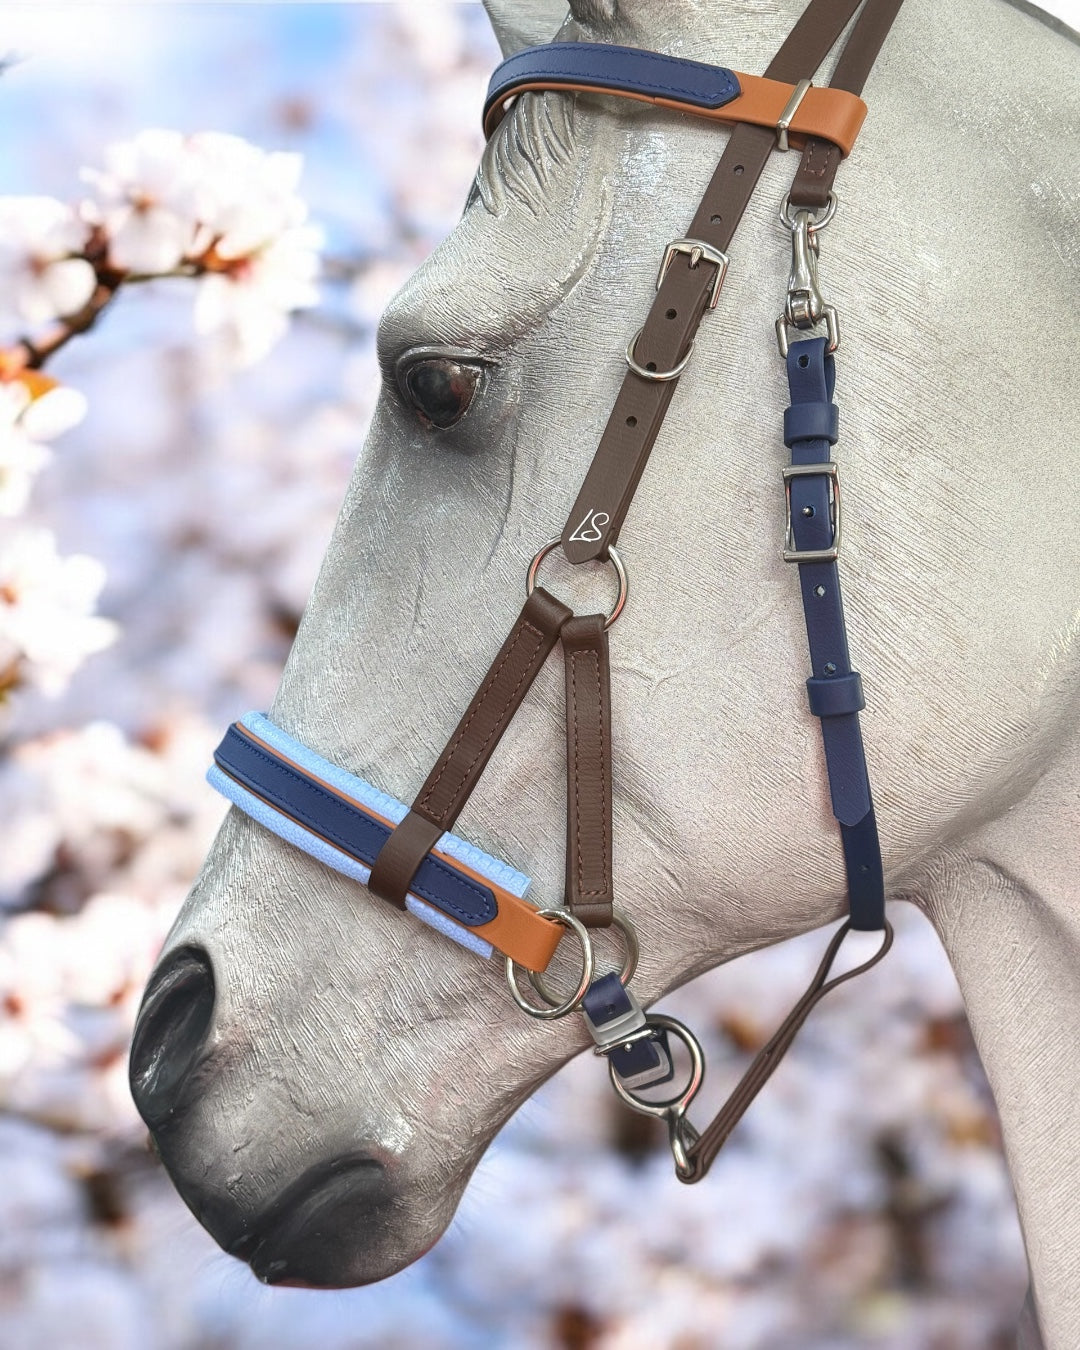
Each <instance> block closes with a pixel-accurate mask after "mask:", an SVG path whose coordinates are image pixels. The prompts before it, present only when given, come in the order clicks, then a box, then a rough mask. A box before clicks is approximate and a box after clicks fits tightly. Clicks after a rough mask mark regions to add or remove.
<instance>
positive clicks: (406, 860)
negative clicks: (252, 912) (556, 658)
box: [368, 586, 571, 905]
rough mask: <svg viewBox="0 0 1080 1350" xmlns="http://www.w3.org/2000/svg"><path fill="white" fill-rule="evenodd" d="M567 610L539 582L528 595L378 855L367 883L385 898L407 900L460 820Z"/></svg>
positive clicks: (554, 640)
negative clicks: (437, 845)
mask: <svg viewBox="0 0 1080 1350" xmlns="http://www.w3.org/2000/svg"><path fill="white" fill-rule="evenodd" d="M570 614H571V611H570V610H569V609H567V607H566V606H565V605H564V604H563V603H562V602H561V601H559V600H556V599H555V597H554V596H553V595H551V594H549V593H548V592H547V591H545V590H544V588H543V587H542V586H537V587H536V589H535V590H534V591H533V593H532V594H531V595H530V596H529V598H528V599H527V600H526V601H525V604H524V605H523V606H522V609H521V613H520V614H519V615H518V617H517V621H516V622H515V624H514V626H513V628H511V630H510V634H509V636H508V637H507V639H506V641H505V642H504V643H503V645H502V647H501V648H500V650H499V653H498V655H497V656H496V657H495V660H494V661H493V662H492V664H491V668H490V669H489V670H488V673H487V675H486V676H485V677H484V680H483V683H482V684H481V685H480V688H479V689H478V690H477V692H476V696H475V697H474V698H473V700H472V702H471V703H470V704H469V706H468V708H466V710H465V714H464V716H463V717H462V719H461V721H460V722H459V723H458V725H457V728H456V730H455V731H454V734H453V735H452V736H451V737H450V740H449V741H448V743H447V746H446V749H445V750H444V751H443V752H442V754H441V755H440V756H439V758H438V761H437V763H436V765H435V767H434V768H433V769H432V771H431V773H430V774H429V775H428V778H427V782H426V783H425V784H424V786H423V787H422V788H421V789H420V791H419V793H418V794H417V797H416V800H415V801H414V802H413V804H412V810H411V811H410V812H409V814H408V815H407V816H406V817H405V819H404V820H403V821H402V822H401V824H400V825H399V826H398V827H397V829H396V830H395V831H394V833H393V834H392V835H391V836H390V838H389V839H388V840H387V842H386V845H385V846H384V847H383V849H382V850H381V852H380V853H379V856H378V857H377V858H376V859H375V865H374V866H373V867H372V869H371V880H370V881H369V882H368V886H369V888H370V889H371V891H372V892H373V893H374V894H375V895H377V896H378V897H379V898H380V899H382V900H389V901H391V902H392V903H393V904H396V905H403V904H404V902H405V895H406V893H407V892H408V890H409V883H410V882H411V881H412V879H413V876H414V875H415V873H416V869H417V868H418V867H419V866H420V864H421V863H422V862H423V861H424V857H425V856H426V854H427V853H428V851H429V850H430V849H431V848H432V846H433V845H434V842H435V840H436V839H437V838H438V837H439V835H440V834H442V832H443V831H444V830H448V829H450V827H451V826H452V825H453V823H454V821H455V820H457V818H458V814H459V813H460V811H461V808H462V807H463V806H464V805H465V803H466V802H467V801H468V799H469V794H470V793H471V792H472V790H473V788H475V786H476V784H477V782H478V781H479V778H480V775H481V774H482V773H483V772H484V769H485V767H486V765H487V762H488V760H489V759H490V758H491V756H492V754H493V752H494V750H495V747H496V746H497V745H498V743H499V741H500V740H501V738H502V735H503V732H505V730H506V728H507V727H508V726H509V725H510V719H511V718H512V717H513V715H514V713H515V712H516V711H517V709H518V708H519V707H520V705H521V701H522V699H524V697H525V695H526V694H527V693H528V692H529V689H530V688H531V686H532V682H533V680H535V679H536V676H537V673H538V672H539V670H540V667H541V666H542V665H543V664H544V662H545V661H546V660H547V657H548V655H549V654H550V652H551V649H552V648H553V647H554V646H555V643H556V641H557V640H558V637H559V630H560V629H561V628H562V626H563V624H564V623H565V622H566V620H567V619H568V618H569V617H570Z"/></svg>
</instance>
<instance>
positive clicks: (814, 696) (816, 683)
mask: <svg viewBox="0 0 1080 1350" xmlns="http://www.w3.org/2000/svg"><path fill="white" fill-rule="evenodd" d="M806 692H807V694H808V695H809V698H810V711H811V712H812V713H813V714H814V716H815V717H841V716H843V714H844V713H857V712H861V711H862V710H863V708H865V707H866V700H865V699H864V698H863V688H862V676H861V675H860V674H859V672H858V671H857V670H853V671H851V673H850V674H848V675H832V676H828V677H827V678H825V679H814V678H811V679H809V680H807V681H806Z"/></svg>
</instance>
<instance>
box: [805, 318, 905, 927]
mask: <svg viewBox="0 0 1080 1350" xmlns="http://www.w3.org/2000/svg"><path fill="white" fill-rule="evenodd" d="M787 375H788V385H789V388H790V391H791V406H790V407H789V408H788V409H787V411H786V412H785V414H784V444H785V445H787V446H788V448H789V449H790V450H791V464H792V466H793V468H796V469H798V470H800V472H797V473H795V474H793V475H792V476H790V478H789V481H788V485H787V490H788V492H789V493H790V518H791V538H790V540H789V542H790V543H791V544H793V545H794V548H793V550H791V552H790V554H789V561H795V562H797V563H798V568H799V586H800V589H801V591H802V603H803V613H804V615H805V618H806V636H807V642H808V645H809V648H810V663H811V669H812V672H813V673H812V674H811V677H810V678H809V679H808V680H807V682H806V689H807V694H808V697H809V700H810V711H811V712H812V713H813V714H814V715H815V716H816V717H818V718H820V720H821V734H822V739H823V741H824V743H825V762H826V766H827V768H828V774H829V791H830V794H831V797H832V809H833V815H835V817H836V819H837V820H838V821H839V823H840V832H841V838H842V841H843V847H844V861H845V866H846V871H847V882H848V904H849V907H850V912H851V920H852V925H853V927H855V928H862V929H877V928H880V927H881V926H882V924H883V923H884V921H885V883H884V879H883V875H882V865H881V848H880V845H879V844H878V834H877V824H876V822H875V818H874V806H873V801H872V799H871V796H870V777H869V774H868V772H867V768H866V755H865V753H864V751H863V742H862V733H861V731H860V729H859V712H860V710H861V709H862V708H863V707H864V706H865V703H864V699H863V692H862V681H861V680H860V678H859V673H858V671H854V670H852V668H851V654H850V652H849V650H848V639H847V628H846V625H845V623H844V605H843V600H842V598H841V594H840V574H839V569H838V567H837V564H836V559H835V558H832V559H829V558H827V556H826V557H822V556H821V555H828V554H829V553H830V552H832V551H833V549H834V548H838V546H839V522H840V517H839V500H840V483H839V475H838V470H837V468H836V465H835V464H834V463H832V462H831V451H832V446H833V445H835V443H836V441H837V438H838V436H839V413H838V410H837V407H836V404H835V403H833V402H832V395H833V387H834V383H835V380H836V369H835V362H834V360H833V357H832V356H831V355H830V354H829V352H828V350H827V346H826V339H825V338H823V337H818V338H808V339H805V340H804V341H801V342H793V343H791V345H790V347H789V348H788V356H787ZM819 466H820V470H821V471H820V472H809V473H808V472H806V470H807V469H810V470H816V469H817V468H818V467H819ZM800 555H808V557H807V561H799V557H800ZM814 555H818V556H817V557H815V556H814Z"/></svg>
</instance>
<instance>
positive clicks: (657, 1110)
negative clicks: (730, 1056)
mask: <svg viewBox="0 0 1080 1350" xmlns="http://www.w3.org/2000/svg"><path fill="white" fill-rule="evenodd" d="M645 1022H646V1025H647V1026H650V1027H661V1028H662V1029H663V1030H664V1031H668V1032H670V1033H671V1035H672V1036H674V1037H675V1039H676V1040H679V1041H682V1043H683V1045H685V1046H686V1048H687V1050H688V1051H689V1053H690V1078H689V1080H688V1081H687V1084H686V1086H685V1087H684V1088H683V1090H682V1091H681V1092H677V1093H676V1094H675V1095H674V1096H673V1097H665V1098H663V1100H662V1101H658V1102H650V1101H646V1100H645V1098H644V1097H638V1096H637V1095H636V1094H635V1093H634V1092H632V1091H631V1089H630V1088H628V1087H627V1086H626V1085H625V1083H623V1081H622V1079H621V1078H620V1077H619V1075H618V1074H617V1073H616V1072H615V1064H614V1062H613V1061H612V1060H611V1058H610V1057H609V1059H608V1072H609V1074H610V1076H611V1086H612V1087H613V1088H614V1089H615V1091H616V1093H617V1094H618V1095H619V1096H620V1097H621V1098H622V1099H623V1101H624V1102H625V1103H626V1104H627V1106H630V1107H632V1108H633V1109H634V1110H635V1111H640V1112H641V1114H642V1115H643V1116H657V1117H659V1118H660V1119H661V1120H671V1118H672V1117H674V1118H675V1119H676V1120H678V1119H680V1118H681V1117H682V1115H683V1113H684V1112H685V1110H686V1108H687V1107H688V1106H689V1105H690V1103H691V1101H693V1099H694V1096H695V1095H696V1093H697V1090H698V1088H699V1087H700V1086H701V1083H702V1079H703V1078H704V1077H705V1052H704V1051H703V1050H702V1048H701V1045H700V1044H699V1042H698V1039H697V1037H696V1036H695V1035H694V1033H693V1032H692V1031H691V1030H690V1029H689V1027H684V1026H683V1024H682V1023H681V1022H676V1020H675V1018H674V1017H665V1016H664V1015H663V1013H649V1015H648V1017H647V1018H646V1019H645Z"/></svg>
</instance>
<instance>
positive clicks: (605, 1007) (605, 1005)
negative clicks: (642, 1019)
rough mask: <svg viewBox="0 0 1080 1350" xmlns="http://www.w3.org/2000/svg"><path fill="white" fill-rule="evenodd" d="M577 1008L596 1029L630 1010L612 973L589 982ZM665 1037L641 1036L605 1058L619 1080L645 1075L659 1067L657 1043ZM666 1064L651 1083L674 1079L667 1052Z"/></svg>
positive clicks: (673, 1068) (672, 1063)
mask: <svg viewBox="0 0 1080 1350" xmlns="http://www.w3.org/2000/svg"><path fill="white" fill-rule="evenodd" d="M581 1006H582V1007H583V1008H584V1009H585V1011H586V1012H587V1013H588V1015H589V1018H590V1020H591V1021H593V1022H594V1023H595V1024H596V1025H597V1026H598V1027H602V1026H605V1025H606V1024H607V1023H608V1022H613V1021H614V1020H615V1018H617V1017H625V1016H626V1014H627V1013H628V1012H630V1011H632V1004H631V1002H630V999H629V998H628V996H627V993H626V990H625V989H624V988H623V984H622V981H621V980H620V979H619V976H618V974H617V973H615V972H614V971H612V973H611V974H610V975H601V977H600V978H599V979H598V980H593V982H592V984H590V985H589V987H588V989H587V990H586V991H585V995H584V997H583V998H582V1000H581ZM665 1036H666V1033H665V1032H659V1033H658V1035H657V1038H656V1039H651V1038H644V1037H643V1038H642V1039H641V1040H638V1041H631V1042H630V1043H629V1046H622V1045H620V1046H619V1047H618V1048H617V1049H615V1050H611V1051H609V1053H608V1058H609V1059H610V1060H611V1063H612V1064H613V1065H614V1066H615V1072H616V1073H617V1074H618V1075H619V1077H620V1078H632V1077H635V1076H636V1075H637V1074H641V1073H649V1072H651V1071H652V1070H655V1069H657V1068H659V1066H660V1065H661V1064H662V1063H663V1058H662V1056H661V1053H660V1050H659V1047H658V1045H657V1040H660V1039H662V1038H663V1037H665ZM667 1061H668V1066H669V1071H668V1073H667V1074H665V1075H664V1077H662V1078H654V1079H653V1080H652V1081H653V1083H654V1084H655V1083H668V1082H670V1081H671V1079H672V1077H673V1076H674V1074H675V1066H674V1062H673V1060H672V1057H671V1055H670V1053H669V1054H668V1055H667Z"/></svg>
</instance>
